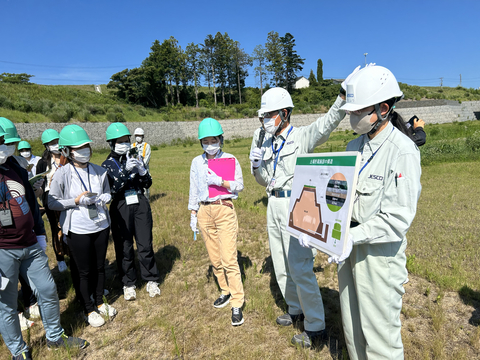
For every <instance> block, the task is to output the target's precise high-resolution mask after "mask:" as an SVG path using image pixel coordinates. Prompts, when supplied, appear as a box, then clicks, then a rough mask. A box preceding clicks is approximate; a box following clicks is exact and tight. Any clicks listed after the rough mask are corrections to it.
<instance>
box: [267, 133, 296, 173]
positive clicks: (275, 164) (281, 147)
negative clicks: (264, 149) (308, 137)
mask: <svg viewBox="0 0 480 360" xmlns="http://www.w3.org/2000/svg"><path fill="white" fill-rule="evenodd" d="M292 130H293V126H292V127H291V128H290V130H288V133H287V136H285V139H283V142H282V145H281V146H280V149H278V150H274V149H273V138H272V151H273V155H274V156H275V161H274V162H273V176H275V171H276V170H277V163H278V157H279V156H280V150H282V149H283V145H285V141H287V138H288V135H290V132H291V131H292Z"/></svg>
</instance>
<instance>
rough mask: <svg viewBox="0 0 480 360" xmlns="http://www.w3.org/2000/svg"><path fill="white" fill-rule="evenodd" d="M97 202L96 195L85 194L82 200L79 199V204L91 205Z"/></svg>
mask: <svg viewBox="0 0 480 360" xmlns="http://www.w3.org/2000/svg"><path fill="white" fill-rule="evenodd" d="M94 202H95V196H90V197H89V196H85V195H83V196H82V197H81V198H80V200H79V201H78V204H79V205H84V206H87V205H91V204H93V203H94Z"/></svg>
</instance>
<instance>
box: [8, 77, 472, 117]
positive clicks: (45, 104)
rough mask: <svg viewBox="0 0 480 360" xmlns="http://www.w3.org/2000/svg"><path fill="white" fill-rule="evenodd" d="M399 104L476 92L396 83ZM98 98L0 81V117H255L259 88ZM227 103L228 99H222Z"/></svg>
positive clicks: (309, 99)
mask: <svg viewBox="0 0 480 360" xmlns="http://www.w3.org/2000/svg"><path fill="white" fill-rule="evenodd" d="M400 86H401V88H402V90H403V92H404V93H405V99H412V100H422V99H448V100H457V101H470V100H480V90H474V89H466V88H462V87H459V86H458V87H456V88H448V87H419V86H411V85H407V84H400ZM101 88H102V94H100V93H97V92H95V91H94V86H93V85H66V86H63V85H37V84H8V83H2V82H0V116H3V117H6V118H8V119H10V120H12V121H14V122H58V123H66V122H69V121H71V120H72V121H79V122H87V121H90V122H105V121H106V122H114V121H120V122H125V121H128V122H141V121H192V120H201V119H204V118H206V117H213V118H216V119H232V118H244V117H245V118H251V117H255V116H256V114H257V110H258V108H259V104H260V98H261V95H260V89H258V88H246V89H244V92H243V93H242V98H243V99H244V101H243V103H242V104H232V105H227V106H223V105H217V106H216V107H215V105H214V100H213V94H212V92H211V90H209V89H208V88H207V87H202V88H199V99H200V101H199V105H200V106H199V108H195V107H191V106H183V105H181V104H180V105H169V106H166V107H162V108H159V109H155V108H147V107H144V106H142V105H136V104H129V103H127V102H125V101H124V100H121V99H118V98H117V97H116V96H115V95H114V92H113V91H111V90H109V89H107V87H106V85H102V86H101ZM339 89H340V85H338V84H332V83H330V82H329V81H324V82H323V84H317V85H315V86H312V87H310V88H306V89H299V90H294V91H293V92H292V97H293V103H294V104H295V109H294V113H296V114H309V113H321V112H325V111H327V110H328V108H329V107H330V105H331V104H332V103H333V101H334V99H335V97H336V95H337V94H338V91H339ZM227 99H228V97H227Z"/></svg>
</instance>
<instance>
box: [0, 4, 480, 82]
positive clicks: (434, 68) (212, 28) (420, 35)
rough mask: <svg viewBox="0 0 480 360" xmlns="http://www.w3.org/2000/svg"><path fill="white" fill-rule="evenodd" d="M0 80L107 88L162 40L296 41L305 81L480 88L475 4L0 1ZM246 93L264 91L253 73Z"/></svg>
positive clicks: (247, 45)
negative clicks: (221, 36)
mask: <svg viewBox="0 0 480 360" xmlns="http://www.w3.org/2000/svg"><path fill="white" fill-rule="evenodd" d="M0 13H1V14H2V20H1V24H2V25H1V28H2V40H1V42H0V43H1V52H0V73H3V72H9V73H23V72H25V73H28V74H32V75H35V77H34V78H32V81H33V82H36V83H39V84H93V83H97V84H105V83H108V81H109V79H110V76H111V75H112V74H114V73H116V72H118V71H121V70H123V69H125V68H133V67H138V66H140V64H141V62H142V60H143V59H145V58H146V57H147V56H148V53H149V51H150V47H151V45H152V43H153V41H155V39H158V40H159V41H160V42H162V41H163V40H164V39H167V38H169V37H170V36H174V37H175V38H176V39H177V40H178V41H179V43H180V45H181V46H182V48H185V46H186V45H187V44H188V43H190V42H194V43H197V44H198V43H201V42H203V40H204V39H205V37H206V36H207V35H208V34H212V35H215V34H216V33H217V32H218V31H220V32H221V33H224V32H227V33H228V34H229V36H230V37H231V38H232V39H233V40H237V41H239V42H240V44H241V47H243V48H244V49H245V51H247V53H249V54H251V53H252V51H253V48H254V47H255V46H256V45H258V44H265V42H266V39H267V34H268V33H269V32H270V31H277V32H278V33H279V35H280V36H283V35H284V34H285V33H287V32H289V33H291V34H292V35H293V36H294V37H295V40H296V44H297V47H296V49H297V52H298V54H299V55H300V56H301V57H302V58H305V65H304V69H303V71H302V72H301V73H300V74H299V75H304V76H305V77H308V75H309V73H310V69H313V70H314V72H315V73H316V67H317V59H319V58H321V59H322V61H323V64H324V65H323V72H324V78H344V77H346V76H347V75H348V74H349V73H350V72H351V71H352V70H353V68H355V67H356V66H357V65H361V64H364V61H365V57H364V55H363V54H364V53H368V55H367V61H368V62H376V63H377V64H378V65H383V66H385V67H387V68H389V69H390V70H392V72H393V73H394V74H395V76H396V77H397V79H398V80H399V81H401V82H405V83H408V84H414V85H423V86H438V85H440V77H443V85H444V86H457V85H459V83H460V74H461V77H462V86H465V87H475V88H479V87H480V27H479V18H478V16H479V14H480V1H478V0H457V1H446V0H436V1H432V0H416V1H412V0H404V1H389V0H384V1H378V0H356V1H353V0H344V1H331V0H329V1H324V0H316V1H314V0H308V1H307V0H297V1H286V0H277V1H270V0H266V1H262V0H260V1H258V0H257V1H251V0H244V1H203V2H202V1H191V0H186V1H181V0H177V1H152V0H137V1H124V0H116V1H102V0H96V1H92V0H82V1H79V0H62V1H59V0H42V1H38V0H0ZM249 74H250V76H249V77H248V78H247V81H246V84H247V86H257V85H258V82H257V81H256V80H255V78H254V76H253V71H249Z"/></svg>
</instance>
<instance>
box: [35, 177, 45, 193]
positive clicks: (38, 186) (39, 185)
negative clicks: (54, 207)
mask: <svg viewBox="0 0 480 360" xmlns="http://www.w3.org/2000/svg"><path fill="white" fill-rule="evenodd" d="M43 181H44V180H43V178H41V179H38V180H37V181H35V182H34V183H33V186H32V187H33V190H34V191H37V190H38V189H40V188H41V187H42V185H43Z"/></svg>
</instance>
